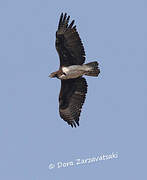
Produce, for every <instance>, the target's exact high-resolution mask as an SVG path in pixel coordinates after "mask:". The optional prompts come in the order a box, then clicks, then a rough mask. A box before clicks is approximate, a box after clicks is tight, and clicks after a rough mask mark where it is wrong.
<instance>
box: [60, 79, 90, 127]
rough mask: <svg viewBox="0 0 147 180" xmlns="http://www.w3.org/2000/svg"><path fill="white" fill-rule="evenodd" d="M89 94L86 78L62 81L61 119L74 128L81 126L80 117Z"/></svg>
mask: <svg viewBox="0 0 147 180" xmlns="http://www.w3.org/2000/svg"><path fill="white" fill-rule="evenodd" d="M86 93H87V82H86V80H85V78H83V77H80V78H76V79H68V80H62V81H61V90H60V95H59V113H60V116H61V118H62V119H63V120H64V121H66V122H67V123H68V124H69V125H71V126H72V127H73V126H74V127H76V124H77V125H78V126H79V117H80V113H81V108H82V105H83V103H84V101H85V98H86Z"/></svg>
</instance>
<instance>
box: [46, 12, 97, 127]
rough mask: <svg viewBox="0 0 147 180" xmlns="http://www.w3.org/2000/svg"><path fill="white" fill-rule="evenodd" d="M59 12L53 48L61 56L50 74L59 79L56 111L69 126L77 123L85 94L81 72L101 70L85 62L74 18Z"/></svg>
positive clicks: (87, 73) (90, 74)
mask: <svg viewBox="0 0 147 180" xmlns="http://www.w3.org/2000/svg"><path fill="white" fill-rule="evenodd" d="M69 19H70V16H67V14H66V13H65V14H63V13H62V14H61V16H60V20H59V25H58V29H57V31H56V42H55V45H56V50H57V52H58V55H59V58H60V68H59V70H58V71H56V72H53V73H51V74H50V75H49V77H51V78H54V77H57V78H58V79H60V80H61V89H60V95H59V113H60V116H61V118H62V119H63V120H64V121H66V122H67V123H68V124H69V125H71V126H72V127H76V125H78V126H79V117H80V113H81V109H82V105H83V103H84V101H85V98H86V93H87V82H86V79H85V78H84V77H82V76H83V75H87V76H95V77H97V76H98V74H99V73H100V70H99V68H98V62H96V61H94V62H90V63H87V64H83V63H84V62H85V51H84V47H83V44H82V42H81V39H80V37H79V34H78V32H77V30H76V26H73V25H74V20H73V21H72V22H71V23H70V24H69Z"/></svg>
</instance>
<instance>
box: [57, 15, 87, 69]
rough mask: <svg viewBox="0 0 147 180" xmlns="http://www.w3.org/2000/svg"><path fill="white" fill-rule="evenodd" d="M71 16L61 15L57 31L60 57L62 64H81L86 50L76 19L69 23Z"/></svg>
mask: <svg viewBox="0 0 147 180" xmlns="http://www.w3.org/2000/svg"><path fill="white" fill-rule="evenodd" d="M69 18H70V16H68V17H67V14H66V13H65V14H64V15H63V13H62V14H61V16H60V20H59V25H58V30H57V32H56V44H55V45H56V49H57V52H58V54H59V58H60V66H70V65H81V64H83V63H84V61H85V51H84V47H83V44H82V42H81V39H80V37H79V34H78V32H77V30H76V26H73V24H74V20H73V21H72V22H71V23H70V24H68V22H69Z"/></svg>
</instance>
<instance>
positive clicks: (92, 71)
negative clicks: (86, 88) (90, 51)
mask: <svg viewBox="0 0 147 180" xmlns="http://www.w3.org/2000/svg"><path fill="white" fill-rule="evenodd" d="M85 65H86V66H87V67H89V70H88V71H86V73H85V75H87V76H95V77H96V76H98V75H99V73H100V69H99V67H98V65H99V64H98V62H97V61H94V62H90V63H87V64H85Z"/></svg>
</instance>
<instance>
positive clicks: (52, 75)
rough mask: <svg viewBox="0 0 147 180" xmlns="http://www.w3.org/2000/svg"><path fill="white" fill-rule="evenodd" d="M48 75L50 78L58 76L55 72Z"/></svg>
mask: <svg viewBox="0 0 147 180" xmlns="http://www.w3.org/2000/svg"><path fill="white" fill-rule="evenodd" d="M48 77H50V78H55V77H58V76H57V72H52V73H51V74H50V75H49V76H48Z"/></svg>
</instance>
